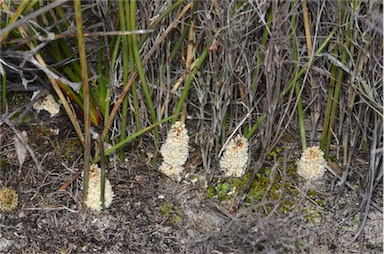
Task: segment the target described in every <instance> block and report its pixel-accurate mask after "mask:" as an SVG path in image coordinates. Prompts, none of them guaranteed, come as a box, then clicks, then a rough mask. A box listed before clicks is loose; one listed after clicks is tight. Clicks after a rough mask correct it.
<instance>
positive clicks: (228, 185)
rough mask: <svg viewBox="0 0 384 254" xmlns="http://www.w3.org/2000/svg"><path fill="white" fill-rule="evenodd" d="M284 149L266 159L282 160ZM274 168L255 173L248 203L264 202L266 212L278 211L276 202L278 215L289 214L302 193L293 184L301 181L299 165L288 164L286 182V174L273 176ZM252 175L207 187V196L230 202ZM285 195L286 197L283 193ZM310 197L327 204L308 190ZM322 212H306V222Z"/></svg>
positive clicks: (275, 173)
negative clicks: (297, 180) (298, 172)
mask: <svg viewBox="0 0 384 254" xmlns="http://www.w3.org/2000/svg"><path fill="white" fill-rule="evenodd" d="M283 153H284V148H283V147H280V148H276V149H274V150H273V151H272V152H270V153H269V154H268V156H267V158H268V159H269V160H273V159H274V158H276V159H277V161H282V160H283ZM271 170H272V168H267V167H263V168H261V169H260V170H259V172H258V173H256V175H255V178H254V180H253V181H252V183H251V184H250V187H249V190H248V191H247V192H246V197H245V200H244V201H245V202H246V203H250V202H255V203H259V202H263V203H264V204H265V205H263V210H264V209H266V210H267V212H270V211H272V209H274V208H275V206H276V204H277V203H276V202H277V201H279V208H278V210H277V212H278V213H282V214H286V213H289V212H292V211H294V210H295V209H296V206H297V199H295V198H294V197H297V196H298V195H300V192H299V191H298V190H297V189H296V188H295V187H294V186H293V185H292V181H295V180H296V179H298V176H297V173H296V162H295V161H289V162H287V168H286V172H285V174H286V179H285V182H284V174H283V172H281V170H278V169H277V170H276V171H274V172H273V174H274V175H271V174H272V172H271ZM250 177H251V173H246V174H244V175H243V176H242V177H240V178H228V179H217V180H214V181H213V182H212V183H211V184H210V185H209V186H208V188H207V190H206V194H207V197H209V198H216V199H217V200H219V201H226V200H230V199H231V198H232V196H233V195H236V194H241V193H243V192H244V190H245V188H246V186H247V184H248V182H249V180H250ZM282 192H283V194H281V193H282ZM308 196H309V197H310V198H311V199H312V200H314V201H315V202H316V203H317V204H318V205H319V206H323V205H324V201H323V200H322V199H321V198H320V197H319V196H318V194H317V193H316V191H315V190H314V189H310V190H309V191H308ZM319 216H320V213H319V212H318V211H317V210H316V209H315V208H314V209H311V211H307V213H306V219H309V220H315V219H317V218H319Z"/></svg>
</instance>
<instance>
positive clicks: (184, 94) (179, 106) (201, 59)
mask: <svg viewBox="0 0 384 254" xmlns="http://www.w3.org/2000/svg"><path fill="white" fill-rule="evenodd" d="M209 47H210V46H208V47H206V48H205V49H204V51H203V53H201V55H200V57H199V60H197V63H196V66H195V68H194V69H193V70H192V72H191V74H190V75H189V78H188V80H187V82H186V83H185V86H184V89H183V92H182V93H181V96H180V99H179V102H178V103H177V106H176V110H175V115H178V114H180V112H181V110H182V108H183V103H184V101H185V100H186V98H187V95H188V91H189V89H190V88H191V84H192V81H193V79H194V77H195V76H196V73H197V71H198V70H199V69H200V67H201V65H202V64H203V62H204V61H205V58H206V57H207V56H208V52H209ZM176 121H177V119H176V118H174V119H173V121H172V124H174V123H175V122H176Z"/></svg>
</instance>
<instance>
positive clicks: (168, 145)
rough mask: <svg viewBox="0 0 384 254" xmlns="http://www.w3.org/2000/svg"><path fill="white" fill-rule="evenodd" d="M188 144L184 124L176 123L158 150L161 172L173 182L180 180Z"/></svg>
mask: <svg viewBox="0 0 384 254" xmlns="http://www.w3.org/2000/svg"><path fill="white" fill-rule="evenodd" d="M188 142H189V136H188V131H187V129H186V128H185V124H183V123H181V122H179V121H177V122H176V123H174V124H173V125H172V127H171V129H170V130H169V132H168V136H167V139H166V140H165V143H164V144H163V146H162V147H161V149H160V153H161V155H162V156H163V159H164V161H163V163H162V164H161V166H160V171H161V172H163V173H164V174H165V175H167V176H169V177H171V178H173V179H175V180H180V174H181V172H182V171H183V169H184V167H183V165H184V164H185V162H186V161H187V159H188V156H189V147H188Z"/></svg>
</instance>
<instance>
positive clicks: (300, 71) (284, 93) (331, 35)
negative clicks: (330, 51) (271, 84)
mask: <svg viewBox="0 0 384 254" xmlns="http://www.w3.org/2000/svg"><path fill="white" fill-rule="evenodd" d="M335 31H336V29H334V30H332V31H331V32H330V33H329V35H328V36H327V38H326V39H325V40H324V42H323V43H322V44H321V45H320V47H319V48H318V49H317V50H316V52H315V54H314V56H313V57H312V58H310V59H309V61H308V63H307V64H306V65H305V66H303V67H301V69H300V70H299V72H298V73H297V74H296V75H295V77H294V78H293V79H292V80H291V82H289V84H288V86H287V87H286V88H285V89H284V90H283V91H282V92H281V93H280V95H279V98H280V99H282V98H283V97H284V96H285V95H286V94H287V92H288V91H289V90H290V89H292V87H293V85H295V84H296V82H297V81H298V79H299V78H300V77H301V76H302V75H303V74H304V73H305V71H306V69H307V68H308V67H309V66H310V65H311V64H312V62H313V61H314V59H315V56H317V55H318V54H320V53H321V52H323V50H324V49H325V47H326V46H327V45H328V43H329V41H330V40H331V39H332V37H333V34H334V33H335ZM266 116H267V113H265V112H264V113H263V114H262V115H261V116H260V117H259V119H258V120H257V121H256V123H255V124H254V125H253V126H252V128H251V130H250V131H249V132H248V133H247V135H246V138H248V139H249V138H250V137H251V136H252V135H253V133H254V132H255V131H256V130H257V128H258V127H259V125H260V123H261V122H262V121H263V120H264V119H265V118H266Z"/></svg>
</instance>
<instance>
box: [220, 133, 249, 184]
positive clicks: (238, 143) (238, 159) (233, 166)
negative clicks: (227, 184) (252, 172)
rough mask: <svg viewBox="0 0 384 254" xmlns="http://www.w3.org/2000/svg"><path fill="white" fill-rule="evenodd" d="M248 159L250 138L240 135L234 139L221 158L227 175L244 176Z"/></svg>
mask: <svg viewBox="0 0 384 254" xmlns="http://www.w3.org/2000/svg"><path fill="white" fill-rule="evenodd" d="M247 161H248V140H247V139H246V138H244V137H242V136H240V135H237V137H236V138H234V139H232V140H231V141H230V142H229V144H228V145H227V147H226V148H225V151H224V154H223V156H222V157H221V159H220V168H221V170H223V171H224V172H225V176H227V177H229V176H234V177H242V176H243V175H244V173H245V170H246V165H247Z"/></svg>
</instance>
